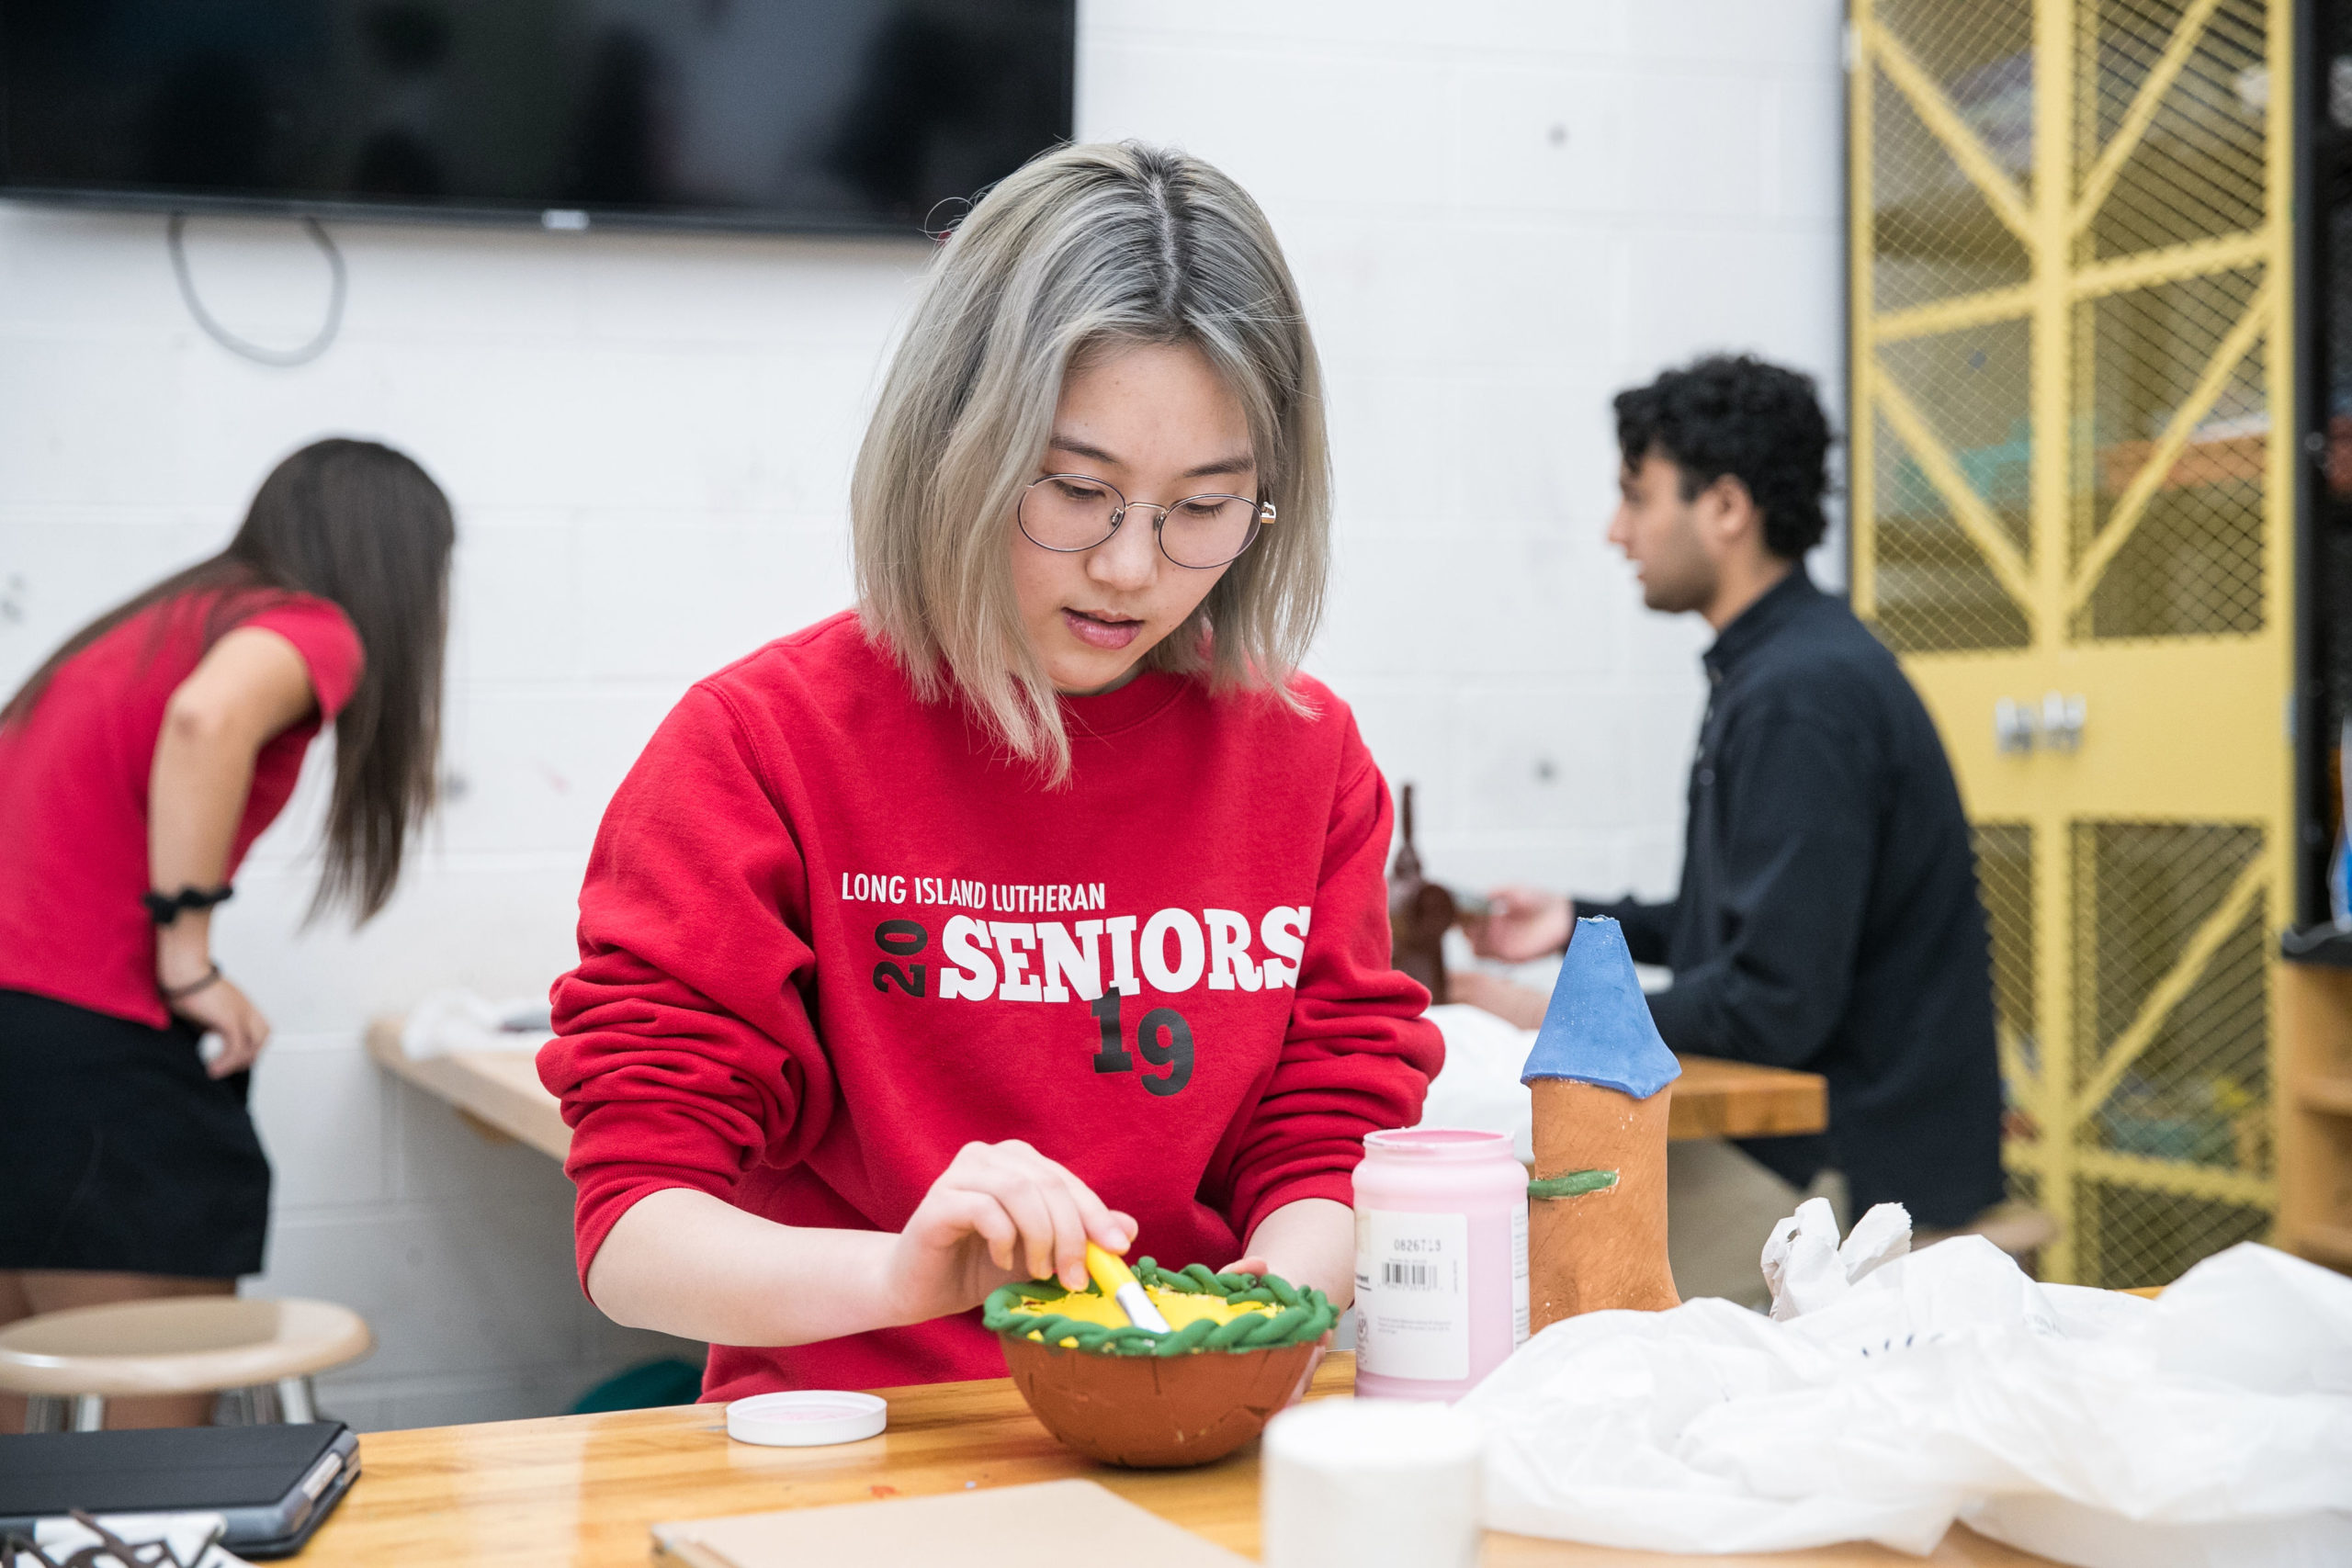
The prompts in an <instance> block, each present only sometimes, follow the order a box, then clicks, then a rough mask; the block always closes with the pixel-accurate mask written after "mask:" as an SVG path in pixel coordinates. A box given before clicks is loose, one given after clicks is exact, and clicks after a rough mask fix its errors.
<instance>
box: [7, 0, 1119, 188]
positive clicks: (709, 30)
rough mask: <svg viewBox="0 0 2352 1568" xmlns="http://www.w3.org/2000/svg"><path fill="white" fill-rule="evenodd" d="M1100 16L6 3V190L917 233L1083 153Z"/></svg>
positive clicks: (606, 4) (249, 0) (1044, 11)
mask: <svg viewBox="0 0 2352 1568" xmlns="http://www.w3.org/2000/svg"><path fill="white" fill-rule="evenodd" d="M1075 11H1076V0H0V196H8V197H17V198H20V199H23V198H30V199H40V200H52V201H73V202H82V203H89V204H96V205H107V206H135V207H147V208H159V209H179V210H190V211H195V210H204V209H222V208H242V209H264V210H276V211H281V212H284V211H296V212H305V213H317V214H339V215H343V216H381V217H387V218H394V217H406V218H413V217H450V218H467V219H499V218H508V219H527V220H531V221H534V222H546V223H548V224H550V225H552V226H555V227H565V228H577V227H584V226H588V225H590V224H596V225H603V224H607V223H628V224H638V225H648V224H650V225H664V226H671V225H677V226H721V227H734V228H758V229H831V230H853V231H857V230H863V231H899V232H912V231H915V230H917V229H918V228H919V227H921V226H922V225H923V224H924V223H925V222H926V220H927V219H930V218H931V217H932V215H933V213H934V211H935V210H936V209H941V207H942V204H943V203H951V202H953V201H954V200H955V199H956V198H957V197H971V196H973V195H974V194H976V193H977V192H978V190H979V189H980V188H981V187H982V186H986V185H988V184H989V183H990V182H991V181H994V180H998V179H1001V178H1002V177H1003V176H1004V175H1007V174H1009V173H1011V172H1012V170H1013V169H1015V168H1017V167H1019V166H1020V164H1022V163H1023V162H1024V161H1025V160H1027V159H1028V158H1030V157H1032V156H1034V155H1035V154H1036V153H1037V152H1042V151H1044V150H1045V149H1046V148H1047V147H1050V146H1052V145H1054V144H1055V143H1056V142H1057V141H1065V140H1067V139H1068V138H1069V135H1070V122H1071V75H1072V67H1073V62H1074V56H1075V41H1076V30H1077V29H1076V17H1075ZM947 210H948V212H949V213H951V214H952V212H953V210H954V209H952V208H950V209H947Z"/></svg>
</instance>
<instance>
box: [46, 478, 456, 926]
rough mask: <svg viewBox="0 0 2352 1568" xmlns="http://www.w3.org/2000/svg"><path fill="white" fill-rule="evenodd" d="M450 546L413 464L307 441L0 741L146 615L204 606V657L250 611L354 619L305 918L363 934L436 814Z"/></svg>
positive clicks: (441, 498)
mask: <svg viewBox="0 0 2352 1568" xmlns="http://www.w3.org/2000/svg"><path fill="white" fill-rule="evenodd" d="M456 540H457V527H456V525H455V524H454V523H453V522H452V520H451V518H450V514H449V501H448V498H447V496H445V495H443V494H442V493H441V487H440V486H438V485H436V484H435V483H434V482H433V479H432V478H431V476H429V475H428V474H426V473H425V471H424V469H423V468H419V467H418V466H417V465H416V463H415V461H414V460H413V459H412V458H410V457H406V456H405V455H403V454H401V453H399V452H395V451H393V450H392V449H391V448H390V447H389V446H379V445H378V444H376V443H375V442H373V441H345V440H340V439H336V440H329V441H317V442H313V443H311V445H310V446H305V447H303V448H302V449H301V450H300V451H299V452H297V453H295V454H294V455H293V456H292V457H288V458H287V459H286V460H285V461H284V462H282V463H280V464H278V465H277V468H274V469H272V470H271V471H270V476H269V478H267V479H264V480H263V481H262V485H261V489H260V490H259V491H256V492H255V493H254V502H253V506H252V507H251V509H250V510H248V511H247V512H246V513H245V521H244V524H243V526H242V527H240V528H239V529H238V530H237V536H236V537H235V538H233V539H232V540H230V541H229V547H228V548H227V549H224V550H222V551H221V552H220V554H219V555H217V556H213V557H210V558H208V559H205V560H200V561H198V562H197V563H196V564H195V565H194V566H192V567H189V568H188V569H187V570H185V571H181V572H177V573H175V574H174V575H172V576H170V577H167V578H165V579H164V581H161V582H158V583H156V584H155V585H154V586H153V588H150V589H148V590H147V591H146V592H142V593H140V594H138V595H136V596H134V597H133V598H131V599H130V600H129V601H127V602H126V603H124V604H118V605H116V606H115V607H114V608H113V609H111V610H108V611H107V613H106V614H105V615H100V616H99V617H98V618H97V619H96V620H95V621H92V622H91V623H90V624H89V625H88V626H84V627H83V628H82V629H81V630H80V631H78V632H75V633H74V635H73V636H72V637H68V638H66V639H65V643H64V646H62V647H61V648H60V649H58V650H57V651H56V652H55V653H52V654H51V655H50V656H49V659H48V660H47V661H46V662H45V663H43V664H42V665H41V667H40V669H38V670H36V671H33V672H32V676H31V678H30V679H29V680H28V681H26V682H25V683H24V684H23V685H22V686H20V687H18V688H17V694H16V695H15V696H13V697H10V698H9V699H8V705H7V706H6V707H5V708H0V726H5V725H9V724H14V723H17V722H20V721H22V720H24V719H26V718H28V717H29V716H31V714H32V711H33V707H34V705H35V704H37V703H39V702H40V697H41V693H42V692H43V691H45V690H47V689H48V686H49V683H50V682H51V680H52V679H54V678H55V677H56V674H57V672H58V671H59V670H61V669H62V668H63V667H64V665H65V663H66V661H67V660H71V659H72V658H73V657H74V655H75V654H77V653H79V652H81V651H82V650H83V649H85V648H87V647H89V646H90V644H92V643H94V642H96V640H97V639H98V638H100V637H104V636H105V635H106V634H107V633H108V632H110V631H112V630H113V629H114V628H115V627H117V626H120V625H121V624H122V623H123V622H125V621H127V620H129V619H130V618H131V617H132V616H134V615H139V614H140V613H141V612H142V611H145V610H148V609H152V608H153V607H154V606H157V605H160V604H169V603H170V602H172V601H175V600H179V599H182V598H184V597H186V596H187V595H190V594H194V593H198V592H209V593H211V594H212V598H211V601H210V604H209V608H208V610H207V612H206V615H205V626H204V634H203V645H204V647H206V648H207V649H209V648H210V647H211V646H212V644H213V643H214V642H215V641H216V640H218V639H219V638H220V637H221V636H222V635H224V634H225V633H226V632H228V631H229V630H230V629H231V628H232V626H234V625H235V624H236V623H237V621H239V620H241V619H243V617H244V616H246V615H250V614H251V613H252V611H253V609H254V602H255V600H256V599H260V600H262V601H264V602H266V601H267V600H269V599H272V598H277V597H282V596H284V595H286V594H289V593H308V594H312V595H314V596H316V597H318V598H321V599H325V600H329V601H331V602H332V603H334V604H336V605H337V606H339V607H340V608H341V609H342V611H343V613H344V614H345V615H348V616H350V617H351V624H352V626H353V627H354V629H356V631H357V632H358V633H359V642H360V646H361V647H362V648H363V649H366V650H367V656H368V657H367V663H366V666H365V667H364V669H363V670H362V671H361V673H360V677H359V687H358V690H356V692H354V693H353V694H352V695H351V700H350V701H349V702H348V703H346V704H345V705H344V709H343V711H342V713H340V714H339V715H337V716H336V717H335V721H334V803H333V804H332V805H331V806H330V807H329V808H328V813H327V830H326V863H325V866H324V868H323V869H322V871H321V873H320V875H319V886H318V892H317V894H316V895H315V897H313V898H312V899H311V913H312V914H313V915H316V914H318V913H319V912H320V911H322V910H323V909H325V908H328V907H329V906H330V905H333V904H335V903H338V902H347V903H348V904H349V905H350V906H351V908H352V909H353V911H354V913H355V914H356V916H357V918H358V919H360V920H361V921H365V920H367V919H369V918H370V917H371V916H373V915H374V914H375V913H376V912H377V911H378V910H379V909H381V908H383V907H384V902H385V900H387V899H388V898H390V897H391V896H392V887H393V886H394V885H395V884H396V883H398V882H399V881H400V874H401V851H402V849H403V848H405V847H406V844H407V840H408V835H409V833H410V832H411V831H412V830H413V829H415V828H416V827H418V826H419V825H420V824H422V823H423V821H424V817H425V814H426V813H427V812H429V811H430V810H432V808H433V803H434V797H435V773H436V767H437V761H436V759H437V758H438V757H439V754H440V750H441V653H442V645H443V643H444V642H445V641H446V640H447V635H448V629H449V550H450V547H451V546H452V545H454V544H455V543H456ZM160 629H161V622H160V620H159V623H158V630H159V632H160ZM158 640H160V637H159V639H158Z"/></svg>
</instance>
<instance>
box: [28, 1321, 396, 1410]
mask: <svg viewBox="0 0 2352 1568" xmlns="http://www.w3.org/2000/svg"><path fill="white" fill-rule="evenodd" d="M375 1345H376V1340H375V1337H374V1336H373V1335H372V1334H370V1333H369V1332H368V1324H367V1320H366V1319H364V1318H362V1317H361V1316H360V1315H359V1314H357V1313H356V1312H353V1311H352V1310H351V1309H350V1308H349V1307H344V1306H337V1305H335V1304H334V1303H333V1302H315V1301H302V1300H292V1301H244V1300H240V1299H238V1298H236V1297H233V1296H175V1297H170V1298H166V1299H164V1300H160V1301H145V1302H120V1303H115V1304H113V1305H109V1306H94V1307H76V1308H74V1309H72V1310H70V1311H66V1312H51V1313H43V1314H40V1316H38V1317H28V1318H25V1319H23V1320H21V1321H20V1322H17V1323H13V1324H10V1325H8V1326H7V1327H6V1328H0V1389H6V1390H7V1391H8V1392H10V1393H22V1394H29V1395H33V1396H36V1397H45V1398H51V1399H57V1398H72V1397H76V1396H90V1395H96V1396H97V1397H100V1398H107V1399H124V1398H132V1397H137V1396H140V1395H145V1394H166V1393H214V1392H218V1391H220V1390H223V1389H237V1388H247V1387H252V1386H255V1385H259V1384H266V1383H276V1382H281V1381H283V1380H286V1379H289V1378H306V1377H309V1376H310V1375H311V1373H313V1372H321V1371H326V1370H327V1369H328V1368H330V1367H339V1366H342V1365H343V1364H344V1363H345V1362H346V1361H356V1360H357V1359H359V1358H360V1357H362V1356H365V1355H366V1354H368V1351H370V1350H372V1349H374V1348H375Z"/></svg>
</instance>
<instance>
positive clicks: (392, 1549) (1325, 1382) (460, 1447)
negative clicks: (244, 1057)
mask: <svg viewBox="0 0 2352 1568" xmlns="http://www.w3.org/2000/svg"><path fill="white" fill-rule="evenodd" d="M1354 1379H1355V1365H1354V1359H1353V1358H1352V1357H1350V1356H1345V1355H1335V1356H1332V1357H1331V1358H1330V1359H1329V1360H1327V1361H1326V1362H1325V1363H1324V1366H1323V1368H1322V1370H1321V1371H1319V1372H1317V1375H1316V1379H1315V1384H1314V1388H1313V1391H1312V1393H1311V1394H1310V1397H1321V1396H1324V1395H1328V1394H1332V1393H1346V1392H1348V1391H1349V1390H1350V1389H1351V1388H1352V1387H1353V1386H1354ZM882 1392H883V1395H884V1397H885V1398H887V1399H888V1401H889V1404H890V1427H889V1430H888V1431H887V1432H885V1433H884V1434H883V1435H882V1436H880V1437H878V1438H869V1439H867V1440H866V1441H865V1442H862V1443H846V1444H843V1445H842V1446H840V1447H838V1448H827V1449H762V1448H752V1447H750V1446H748V1445H745V1444H742V1443H735V1442H730V1441H729V1439H728V1437H727V1430H726V1423H725V1419H724V1417H723V1416H722V1415H721V1413H720V1410H719V1408H718V1406H716V1405H684V1406H678V1407H674V1408H671V1409H666V1410H632V1411H625V1412H622V1413H619V1414H616V1415H610V1416H558V1417H556V1418H554V1419H551V1420H544V1421H497V1422H490V1423H486V1424H484V1425H481V1426H476V1427H425V1428H423V1429H420V1430H417V1431H412V1432H371V1433H369V1434H368V1435H367V1436H365V1437H363V1438H360V1440H359V1462H360V1467H361V1472H360V1477H359V1480H358V1482H357V1483H356V1484H354V1486H353V1487H352V1489H351V1493H350V1495H348V1496H346V1497H345V1499H344V1501H343V1505H342V1506H341V1507H339V1508H338V1509H337V1510H336V1511H335V1513H334V1517H331V1518H329V1519H328V1520H327V1522H326V1523H325V1524H324V1525H322V1527H320V1529H319V1533H318V1535H317V1536H316V1537H314V1538H313V1539H312V1540H311V1544H310V1546H309V1547H308V1548H307V1549H305V1550H304V1551H303V1552H302V1555H301V1557H300V1559H299V1561H300V1562H301V1564H302V1565H303V1568H345V1565H351V1568H358V1565H361V1564H366V1565H368V1568H384V1565H387V1564H398V1565H399V1568H455V1565H458V1564H470V1563H477V1562H479V1563H484V1564H490V1563H495V1564H499V1565H500V1568H527V1565H532V1564H566V1565H574V1568H622V1565H624V1564H626V1565H628V1568H645V1564H647V1562H649V1560H650V1556H651V1552H652V1537H651V1534H650V1531H651V1529H652V1527H653V1526H654V1525H655V1524H658V1523H669V1522H673V1521H677V1520H682V1519H695V1518H712V1517H718V1516H721V1515H726V1514H744V1513H755V1512H759V1511H762V1510H765V1509H773V1508H806V1507H816V1506H821V1505H824V1504H828V1503H863V1502H866V1501H869V1500H871V1499H874V1498H882V1497H894V1496H902V1497H912V1496H919V1495H924V1494H927V1493H938V1492H955V1491H959V1490H963V1489H966V1488H969V1487H982V1486H1011V1485H1016V1484H1019V1483H1023V1482H1031V1481H1051V1480H1056V1479H1058V1478H1060V1477H1064V1476H1084V1477H1088V1478H1090V1479H1091V1480H1095V1481H1099V1482H1101V1483H1103V1485H1105V1486H1107V1487H1109V1488H1111V1490H1113V1491H1114V1492H1116V1493H1119V1494H1120V1495H1123V1496H1125V1497H1126V1498H1127V1499H1128V1500H1129V1501H1131V1502H1134V1503H1137V1504H1140V1505H1141V1506H1144V1507H1147V1508H1149V1509H1150V1510H1151V1511H1152V1512H1154V1513H1156V1514H1159V1516H1161V1517H1163V1518H1167V1519H1170V1520H1171V1521H1173V1522H1174V1523H1176V1524H1179V1525H1182V1526H1183V1527H1184V1528H1185V1529H1190V1530H1193V1531H1195V1532H1197V1533H1199V1534H1201V1535H1203V1536H1205V1537H1207V1538H1208V1539H1209V1540H1214V1541H1216V1542H1217V1543H1218V1544H1220V1545H1222V1546H1226V1547H1229V1548H1231V1549H1233V1550H1234V1551H1240V1552H1243V1553H1246V1554H1248V1555H1250V1556H1252V1557H1255V1556H1256V1555H1257V1551H1258V1457H1257V1448H1256V1445H1254V1444H1253V1445H1251V1446H1250V1448H1248V1449H1246V1450H1243V1451H1242V1452H1240V1453H1238V1454H1237V1455H1235V1456H1234V1457H1233V1458H1231V1459H1228V1460H1226V1461H1223V1462H1221V1463H1218V1464H1214V1465H1209V1466H1206V1467H1204V1468H1203V1469H1200V1470H1185V1471H1157V1472H1148V1471H1124V1470H1109V1469H1104V1468H1102V1467H1100V1466H1097V1465H1094V1464H1091V1463H1090V1462H1088V1461H1085V1460H1082V1459H1080V1458H1079V1457H1078V1456H1077V1455H1075V1454H1073V1453H1071V1452H1070V1451H1069V1450H1067V1449H1065V1448H1063V1447H1062V1446H1061V1445H1060V1444H1059V1443H1057V1442H1056V1441H1055V1440H1054V1439H1053V1438H1052V1437H1050V1436H1049V1435H1047V1433H1046V1429H1045V1428H1044V1427H1041V1426H1039V1425H1038V1424H1037V1421H1036V1418H1035V1416H1031V1415H1030V1414H1029V1409H1028V1406H1027V1405H1025V1404H1023V1403H1022V1400H1021V1396H1020V1394H1019V1393H1016V1392H1014V1390H1013V1387H1012V1382H1011V1381H1010V1380H1008V1379H999V1380H996V1381H993V1382H961V1383H934V1384H932V1385H931V1386H929V1387H924V1388H909V1389H886V1390H884V1391H882ZM1046 1544H1050V1543H1046ZM1485 1561H1486V1562H1487V1568H1548V1565H1558V1568H1601V1565H1603V1564H1611V1565H1622V1568H1653V1565H1655V1568H1666V1565H1668V1564H1690V1565H1693V1568H1696V1565H1699V1564H1705V1565H1707V1568H1741V1565H1743V1564H1746V1565H1749V1568H1767V1565H1769V1568H1861V1565H1863V1564H1889V1565H1892V1564H1896V1563H1917V1562H1920V1561H1921V1560H1920V1559H1917V1558H1912V1557H1905V1556H1903V1555H1901V1554H1900V1553H1897V1552H1894V1551H1887V1550H1886V1549H1884V1548H1883V1547H1877V1546H1871V1545H1868V1544H1863V1543H1852V1544H1848V1545H1844V1546H1838V1547H1830V1548H1826V1549H1823V1550H1819V1551H1801V1552H1789V1553H1782V1554H1779V1555H1774V1556H1769V1557H1753V1556H1748V1557H1667V1556H1659V1555H1656V1554H1653V1553H1649V1552H1629V1551H1615V1550H1611V1549H1605V1548H1600V1547H1589V1546H1577V1545H1573V1544H1570V1543H1567V1542H1565V1541H1551V1540H1532V1539H1530V1538H1528V1537H1524V1536H1506V1535H1499V1534H1497V1535H1490V1536H1488V1537H1487V1551H1486V1558H1485ZM1926 1561H1927V1562H1929V1563H1933V1564H1940V1565H1943V1568H1953V1565H1966V1568H2015V1565H2020V1564H2029V1563H2040V1562H2042V1559H2041V1558H2038V1557H2030V1556H2028V1555H2026V1554H2025V1553H2023V1552H2018V1551H2011V1550H2009V1549H2008V1548H2007V1547H2004V1546H2000V1545H1998V1544H1996V1543H1995V1542H1993V1541H1989V1540H1985V1539H1984V1538H1983V1537H1981V1536H1977V1535H1974V1534H1972V1533H1971V1532H1970V1531H1968V1530H1967V1529H1964V1528H1962V1527H1957V1526H1955V1527H1954V1528H1953V1529H1952V1530H1951V1534H1949V1535H1948V1536H1946V1537H1945V1538H1944V1540H1943V1543H1942V1544H1941V1545H1940V1546H1939V1548H1938V1549H1937V1550H1936V1551H1935V1552H1934V1553H1933V1554H1932V1555H1931V1556H1929V1557H1928V1559H1926Z"/></svg>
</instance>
